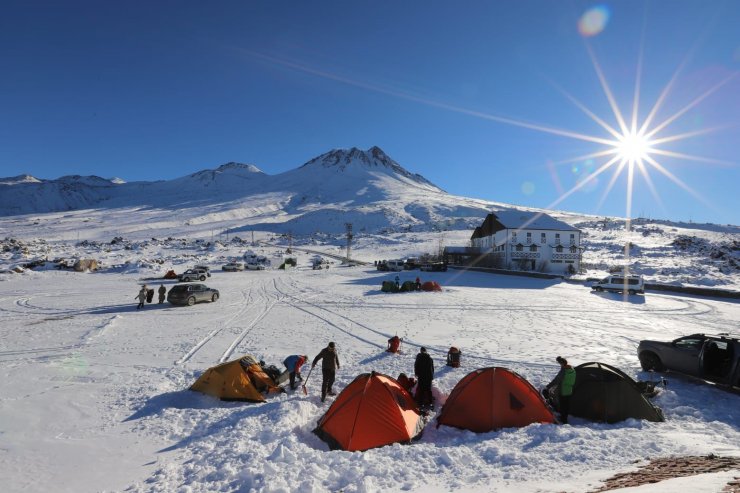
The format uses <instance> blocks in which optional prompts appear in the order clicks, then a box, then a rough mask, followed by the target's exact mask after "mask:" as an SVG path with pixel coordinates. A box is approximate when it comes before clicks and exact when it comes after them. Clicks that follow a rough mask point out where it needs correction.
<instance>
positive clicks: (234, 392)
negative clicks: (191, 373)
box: [190, 356, 283, 402]
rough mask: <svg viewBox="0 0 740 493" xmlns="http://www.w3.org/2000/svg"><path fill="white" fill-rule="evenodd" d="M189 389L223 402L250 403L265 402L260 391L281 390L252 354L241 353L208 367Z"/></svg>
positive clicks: (271, 391) (269, 392)
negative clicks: (227, 360) (243, 354)
mask: <svg viewBox="0 0 740 493" xmlns="http://www.w3.org/2000/svg"><path fill="white" fill-rule="evenodd" d="M190 390H195V391H198V392H203V393H204V394H207V395H211V396H213V397H218V398H219V399H221V400H223V401H249V402H264V400H265V397H264V395H263V392H265V393H268V394H271V393H273V392H282V391H283V389H281V388H280V387H278V386H276V385H275V382H274V381H273V380H272V378H270V377H269V376H268V375H267V373H265V372H264V371H263V370H262V367H261V366H260V364H259V362H258V361H257V360H256V359H254V358H253V357H252V356H242V357H241V358H239V359H235V360H234V361H229V362H227V363H222V364H220V365H218V366H214V367H213V368H209V369H207V370H206V371H205V372H203V375H201V376H200V378H199V379H198V380H196V381H195V383H194V384H193V385H192V386H191V387H190Z"/></svg>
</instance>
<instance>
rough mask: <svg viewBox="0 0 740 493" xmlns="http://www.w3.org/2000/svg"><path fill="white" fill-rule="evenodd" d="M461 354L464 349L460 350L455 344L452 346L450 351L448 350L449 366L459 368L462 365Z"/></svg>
mask: <svg viewBox="0 0 740 493" xmlns="http://www.w3.org/2000/svg"><path fill="white" fill-rule="evenodd" d="M460 356H462V351H460V350H459V349H458V348H456V347H455V346H452V347H451V348H450V350H449V351H447V366H451V367H453V368H459V367H460Z"/></svg>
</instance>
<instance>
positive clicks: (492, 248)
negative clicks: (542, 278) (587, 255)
mask: <svg viewBox="0 0 740 493" xmlns="http://www.w3.org/2000/svg"><path fill="white" fill-rule="evenodd" d="M470 243H471V247H473V249H474V250H477V252H478V255H480V256H481V258H485V261H484V263H485V264H486V265H489V266H492V267H499V268H503V269H521V270H533V271H540V272H551V273H556V274H567V273H575V272H578V271H579V269H580V262H581V231H580V230H579V229H576V228H574V227H572V226H570V225H568V224H566V223H564V222H563V221H558V220H557V219H554V218H553V217H551V216H548V215H547V214H543V213H537V212H526V211H518V210H508V211H498V212H492V213H490V214H488V216H486V219H485V220H484V221H483V224H481V225H480V226H478V227H477V228H475V231H474V232H473V235H472V236H471V237H470Z"/></svg>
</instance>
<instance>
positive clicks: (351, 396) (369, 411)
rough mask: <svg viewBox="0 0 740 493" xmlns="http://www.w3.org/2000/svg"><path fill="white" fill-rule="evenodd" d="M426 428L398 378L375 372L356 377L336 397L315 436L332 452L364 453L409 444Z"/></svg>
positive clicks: (414, 403) (411, 398)
mask: <svg viewBox="0 0 740 493" xmlns="http://www.w3.org/2000/svg"><path fill="white" fill-rule="evenodd" d="M423 427H424V421H423V420H422V419H421V417H420V416H419V408H418V407H417V405H416V402H414V398H413V397H411V394H409V393H408V392H407V391H406V390H405V389H404V388H403V387H401V385H400V384H399V383H398V382H397V381H396V380H395V379H393V378H391V377H389V376H387V375H383V374H381V373H375V372H372V373H364V374H362V375H360V376H358V377H357V378H355V379H354V380H353V381H352V383H350V384H349V385H348V386H347V388H345V389H344V390H343V391H342V392H341V393H340V394H339V395H338V396H337V398H336V400H335V401H334V403H333V404H332V405H331V407H330V408H329V410H328V411H326V414H324V415H323V416H322V417H321V419H320V420H319V422H318V426H317V427H316V429H315V430H314V433H316V434H317V435H318V436H319V438H321V439H322V440H324V441H325V442H327V443H328V444H329V447H330V448H331V449H332V450H335V449H342V450H348V451H362V450H367V449H371V448H375V447H382V446H384V445H390V444H391V443H396V442H401V443H408V442H410V441H411V440H413V439H415V438H418V437H419V436H420V435H421V431H422V429H423Z"/></svg>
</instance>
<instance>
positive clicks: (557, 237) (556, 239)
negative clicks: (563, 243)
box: [555, 233, 560, 245]
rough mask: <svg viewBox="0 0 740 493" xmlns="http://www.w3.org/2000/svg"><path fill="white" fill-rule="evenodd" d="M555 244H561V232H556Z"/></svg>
mask: <svg viewBox="0 0 740 493" xmlns="http://www.w3.org/2000/svg"><path fill="white" fill-rule="evenodd" d="M555 244H556V245H560V233H555Z"/></svg>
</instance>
